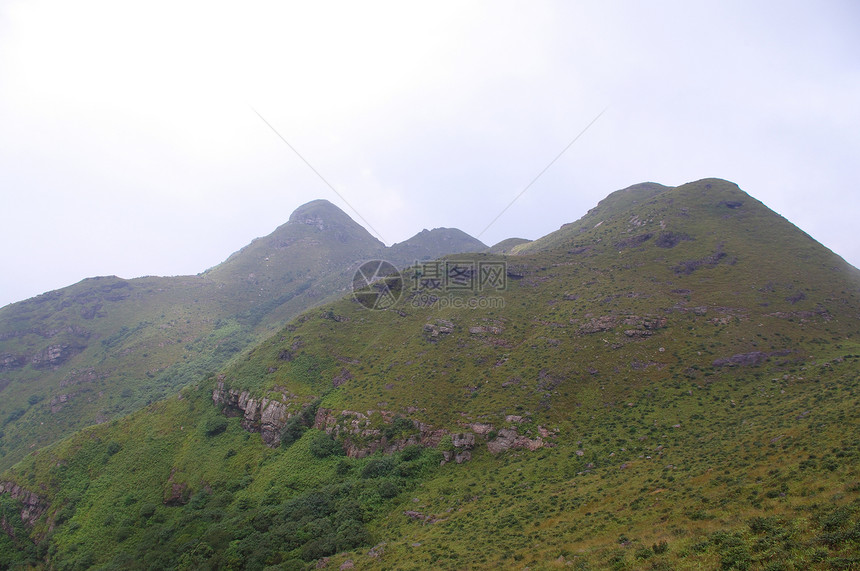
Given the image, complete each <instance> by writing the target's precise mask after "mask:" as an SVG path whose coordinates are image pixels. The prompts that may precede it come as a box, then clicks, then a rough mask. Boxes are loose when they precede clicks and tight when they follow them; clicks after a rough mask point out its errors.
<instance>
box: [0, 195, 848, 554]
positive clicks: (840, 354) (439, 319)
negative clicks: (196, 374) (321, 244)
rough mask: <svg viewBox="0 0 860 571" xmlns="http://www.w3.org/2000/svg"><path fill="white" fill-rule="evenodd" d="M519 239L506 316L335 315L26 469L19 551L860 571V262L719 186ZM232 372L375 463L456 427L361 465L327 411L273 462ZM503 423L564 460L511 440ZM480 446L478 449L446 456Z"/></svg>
mask: <svg viewBox="0 0 860 571" xmlns="http://www.w3.org/2000/svg"><path fill="white" fill-rule="evenodd" d="M708 185H710V186H708ZM737 203H741V204H740V206H738V205H737ZM730 204H731V205H734V206H730ZM598 221H602V224H600V225H599V226H598V225H597V222H598ZM660 232H673V233H674V234H673V235H674V236H676V237H677V236H685V238H684V239H679V240H677V241H675V240H674V239H673V238H672V237H671V236H669V237H664V238H663V241H662V242H660V244H663V245H658V243H657V241H658V239H659V236H660ZM648 233H650V234H652V236H651V237H650V238H648V239H644V240H643V239H642V238H636V239H633V240H631V238H635V237H637V236H643V235H645V234H648ZM666 244H673V245H672V246H671V247H666V246H665V245H666ZM516 248H517V249H518V251H519V252H520V253H519V254H518V255H517V256H513V257H500V256H497V255H494V254H476V255H473V256H474V260H475V261H476V262H477V261H482V260H483V261H486V260H504V261H506V262H507V264H508V270H509V274H508V275H509V276H510V275H514V276H516V278H511V279H509V281H508V287H507V289H506V290H505V291H502V292H494V294H493V295H498V296H499V297H500V298H501V299H502V300H503V301H504V304H503V306H501V305H500V306H496V307H485V308H483V309H470V308H468V307H453V306H449V307H445V308H435V307H423V306H415V305H411V304H409V303H408V300H405V303H404V302H402V305H401V306H399V307H397V308H395V309H393V310H389V311H377V312H374V311H368V310H365V309H364V308H362V307H360V306H359V305H358V304H357V303H355V302H353V301H352V300H350V299H344V300H340V301H337V302H332V303H327V304H323V305H322V306H321V307H318V308H316V309H313V310H310V311H308V312H306V313H304V314H302V315H301V316H299V317H298V318H296V319H294V320H293V321H291V322H290V323H289V324H288V325H287V326H286V327H285V328H283V329H281V330H280V331H278V332H276V333H275V334H274V335H273V336H271V337H269V338H268V339H267V340H265V341H264V342H262V343H260V344H258V345H256V346H255V347H253V348H252V349H250V350H248V351H246V352H245V353H243V354H242V355H240V356H239V357H237V358H236V359H234V360H233V361H232V362H231V363H230V364H229V365H228V366H225V367H224V368H222V369H221V370H220V371H219V372H218V374H217V375H211V376H208V377H205V376H201V377H200V378H198V379H197V381H196V382H195V383H192V384H191V385H189V386H187V387H186V388H184V389H182V390H181V392H180V393H179V395H175V396H173V397H171V398H168V399H165V400H161V401H158V402H154V403H152V404H151V405H149V406H147V407H146V408H144V409H143V410H140V411H138V412H135V413H133V414H131V415H130V416H127V417H123V418H121V419H116V420H112V421H110V422H107V423H104V424H102V425H99V426H96V427H91V428H88V429H86V430H84V431H81V432H78V433H76V434H75V435H73V436H72V437H70V438H68V439H66V440H63V441H62V442H59V443H57V444H55V445H53V446H51V447H49V448H46V449H42V450H39V451H38V452H34V453H32V454H31V455H29V456H27V457H26V458H25V459H24V461H22V462H21V463H19V464H17V465H16V466H15V467H14V468H13V469H11V470H9V471H7V472H6V474H5V475H4V476H3V478H2V479H3V480H12V481H14V482H17V483H18V484H20V485H21V486H22V487H24V488H26V489H28V490H33V491H36V493H37V494H39V495H40V496H42V497H43V499H44V501H45V502H46V503H48V504H49V505H50V507H49V508H48V509H47V511H46V512H45V514H44V516H43V517H42V518H41V519H40V521H39V522H37V524H36V526H35V527H34V528H32V529H31V530H29V531H28V533H29V535H30V537H32V538H34V539H35V540H36V543H35V547H34V548H33V550H34V551H32V552H23V553H19V554H18V555H17V556H18V559H17V561H21V562H25V563H30V564H33V565H35V566H38V565H50V566H53V567H55V568H58V569H65V568H68V569H74V568H84V567H88V566H91V567H94V568H104V569H109V568H167V567H180V568H184V567H187V568H207V567H208V568H236V569H239V568H246V569H263V568H266V567H267V566H269V567H272V568H284V569H290V568H302V569H303V568H311V567H313V566H315V565H316V562H317V561H318V560H319V559H320V558H321V557H328V558H329V559H328V565H329V567H334V566H339V565H341V564H343V563H345V562H346V561H347V560H351V561H353V563H354V564H355V565H356V566H357V567H360V568H368V569H375V568H385V569H395V568H396V569H424V568H438V569H463V568H490V567H502V568H523V567H529V568H531V569H553V568H561V567H568V566H571V567H573V568H580V569H604V568H616V569H697V568H704V569H711V568H723V569H850V568H854V567H856V566H857V565H858V561H857V558H858V555H857V554H858V553H860V549H858V548H860V532H858V530H860V469H858V467H860V462H858V459H860V447H858V444H857V442H860V434H858V424H857V422H856V410H857V409H858V406H860V402H858V399H860V343H858V339H860V337H857V334H858V333H860V331H858V326H857V324H858V320H857V317H858V316H860V303H858V295H860V280H858V277H857V272H856V270H854V269H853V268H850V266H847V264H845V263H844V262H842V261H841V260H840V259H839V258H838V257H836V256H835V255H833V254H832V253H831V252H829V251H827V250H826V249H824V248H823V247H821V246H820V245H817V244H816V243H814V242H813V241H811V240H810V239H809V238H808V237H806V236H805V235H803V234H802V233H800V232H799V231H797V230H796V229H794V228H793V227H792V226H790V225H789V224H788V223H787V222H786V221H784V220H783V219H781V218H778V217H777V216H776V215H774V214H773V213H771V212H769V211H767V210H766V209H765V208H764V207H763V206H762V205H761V204H760V203H758V202H757V201H755V200H754V199H752V198H751V197H749V196H748V195H746V194H744V193H742V192H741V191H739V190H738V189H736V188H735V187H733V186H732V185H729V184H728V183H720V182H718V181H714V180H709V181H702V182H701V183H696V184H692V185H688V186H685V187H680V188H677V189H667V188H665V187H659V186H645V187H639V188H637V189H634V191H621V194H618V195H617V196H615V195H613V196H610V197H609V198H608V199H607V200H606V201H604V202H602V203H601V205H599V207H598V209H596V210H595V211H593V212H591V213H589V215H587V216H586V217H585V218H584V219H583V220H582V221H580V222H578V223H576V224H574V225H570V226H568V227H565V228H563V229H562V230H560V231H559V233H556V235H551V236H550V237H547V239H541V240H537V241H535V242H532V243H529V244H523V245H520V246H517V247H516ZM720 253H724V254H725V255H718V254H720ZM463 257H464V256H458V259H461V258H463ZM688 270H689V271H688ZM800 293H802V294H803V295H799V294H800ZM456 295H461V296H463V299H464V300H465V299H467V298H468V295H470V294H468V293H460V294H456ZM442 329H444V330H445V331H444V332H443V331H442ZM335 379H339V382H338V383H334V381H335ZM340 381H343V382H340ZM219 382H220V383H223V384H224V385H225V386H226V387H227V388H232V389H236V390H237V391H247V392H248V394H249V395H250V396H252V397H254V398H269V399H276V400H279V401H284V402H285V403H286V404H288V407H287V410H288V411H290V413H291V414H296V415H300V413H301V411H302V410H303V407H306V406H307V405H308V404H309V403H316V404H318V406H319V409H320V410H327V411H331V414H332V415H333V418H334V419H335V421H336V423H337V426H338V430H335V431H333V432H332V435H333V436H334V437H335V438H336V439H337V441H338V442H339V443H340V444H341V447H342V448H343V447H347V445H352V448H350V449H351V450H354V451H355V450H361V449H363V448H366V447H370V446H372V445H374V444H375V443H379V442H380V441H381V439H382V438H383V437H386V442H390V440H394V439H397V438H407V437H409V436H412V435H414V434H415V433H416V431H417V425H416V424H415V423H422V426H424V428H425V431H426V430H438V431H441V432H440V434H443V433H444V434H447V437H446V438H443V440H442V444H440V445H439V447H438V449H433V448H428V449H423V448H420V447H419V448H415V447H408V448H406V449H405V450H402V451H397V452H395V453H393V454H390V455H384V454H380V453H377V454H371V455H369V456H367V457H364V458H358V457H345V456H343V455H340V454H338V450H339V449H337V448H336V447H332V446H331V445H330V442H331V439H330V438H331V437H330V436H324V433H321V432H320V431H318V430H316V429H313V428H310V429H308V428H307V424H311V423H310V422H309V421H307V419H305V420H302V421H301V427H302V430H298V431H296V435H297V436H299V438H298V439H297V440H296V441H295V442H292V443H290V445H289V446H280V447H277V448H269V447H267V446H265V445H264V444H263V442H262V441H261V439H260V436H259V435H258V434H254V433H251V432H248V431H247V430H245V428H243V426H242V419H241V418H239V417H234V416H229V417H228V416H224V415H223V409H222V407H218V406H215V405H213V403H212V391H213V389H214V388H215V387H216V385H217V383H219ZM335 384H337V386H335ZM38 404H39V403H37V405H38ZM305 410H307V409H305ZM344 411H347V412H344ZM295 418H301V417H300V416H296V417H295ZM353 422H355V424H353ZM410 426H411V428H410ZM506 429H515V430H516V431H517V433H518V434H519V435H521V436H524V437H526V438H528V439H530V441H531V442H537V439H538V438H540V441H541V442H542V443H543V444H544V446H543V447H540V448H537V449H536V450H528V449H526V448H512V449H510V450H507V451H505V452H501V453H499V454H493V453H491V452H490V451H489V449H488V446H487V444H488V443H489V440H491V439H494V438H500V435H501V434H503V433H504V431H505V430H506ZM464 433H472V434H474V437H475V447H474V449H473V450H471V459H470V460H469V461H467V462H465V463H462V464H457V463H455V462H447V463H444V464H442V462H441V459H442V458H443V456H442V453H443V452H444V451H450V449H451V448H453V447H454V446H453V442H454V437H455V436H456V435H458V434H464ZM457 438H458V439H459V437H457ZM326 439H328V440H326ZM342 448H341V449H342ZM3 498H4V500H3V501H4V503H3V504H2V505H0V509H3V510H5V511H4V512H3V513H4V514H7V515H8V517H10V518H12V520H14V517H13V516H14V515H15V514H16V513H18V508H20V507H21V506H17V505H15V503H14V501H10V498H8V497H6V496H3ZM16 525H17V524H16ZM22 525H23V524H22ZM16 529H21V530H23V529H26V528H24V527H21V526H20V525H19V526H18V527H17V528H16ZM105 530H107V532H106V531H105ZM2 541H3V542H0V557H5V558H6V559H2V558H0V561H15V559H14V557H15V556H16V555H15V554H16V553H18V552H16V551H15V549H16V548H15V545H14V544H13V543H12V542H11V541H12V540H11V539H8V538H5V539H3V540H2Z"/></svg>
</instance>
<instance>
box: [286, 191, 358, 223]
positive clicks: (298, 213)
mask: <svg viewBox="0 0 860 571" xmlns="http://www.w3.org/2000/svg"><path fill="white" fill-rule="evenodd" d="M288 223H289V224H307V225H308V226H316V227H317V228H318V229H319V230H325V229H326V228H328V227H331V226H335V225H343V224H355V222H354V221H353V220H352V219H351V218H350V217H349V215H348V214H347V213H346V212H344V211H343V210H341V209H340V208H338V207H337V206H335V205H334V204H332V203H331V202H329V201H328V200H325V199H323V198H320V199H317V200H311V201H310V202H307V203H305V204H302V205H301V206H299V207H298V208H296V209H295V210H294V211H293V213H292V214H290V218H289V221H288Z"/></svg>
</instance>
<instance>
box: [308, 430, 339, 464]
mask: <svg viewBox="0 0 860 571" xmlns="http://www.w3.org/2000/svg"><path fill="white" fill-rule="evenodd" d="M310 451H311V454H313V455H314V456H316V457H317V458H328V457H329V456H342V455H343V454H344V451H343V447H342V446H341V445H340V444H338V442H337V441H336V440H335V439H334V438H332V437H331V436H330V435H328V434H326V433H325V432H320V433H319V434H317V435H315V436H314V437H313V440H311V444H310Z"/></svg>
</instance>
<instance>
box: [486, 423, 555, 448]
mask: <svg viewBox="0 0 860 571" xmlns="http://www.w3.org/2000/svg"><path fill="white" fill-rule="evenodd" d="M543 446H544V441H543V439H542V438H541V437H537V438H535V439H531V438H528V437H527V436H520V435H519V434H517V431H516V430H513V429H511V428H502V429H501V430H499V432H498V434H497V435H496V438H494V439H493V440H491V441H489V442H487V450H489V451H490V452H492V453H493V454H498V453H499V452H504V451H505V450H510V449H511V448H528V449H529V450H537V449H538V448H541V447H543Z"/></svg>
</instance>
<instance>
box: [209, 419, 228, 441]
mask: <svg viewBox="0 0 860 571" xmlns="http://www.w3.org/2000/svg"><path fill="white" fill-rule="evenodd" d="M225 430H227V419H226V418H224V417H221V416H216V417H214V418H210V419H209V420H207V421H206V423H205V424H204V425H203V431H204V432H205V433H206V436H217V435H219V434H221V433H222V432H224V431H225Z"/></svg>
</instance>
